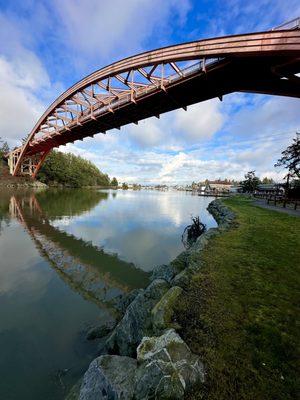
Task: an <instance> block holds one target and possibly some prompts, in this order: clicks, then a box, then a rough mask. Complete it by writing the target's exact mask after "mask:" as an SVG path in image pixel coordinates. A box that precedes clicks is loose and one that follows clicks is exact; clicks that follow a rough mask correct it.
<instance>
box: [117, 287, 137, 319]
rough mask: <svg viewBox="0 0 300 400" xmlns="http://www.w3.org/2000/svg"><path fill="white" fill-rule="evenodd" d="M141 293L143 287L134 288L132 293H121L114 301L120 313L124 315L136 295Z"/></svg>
mask: <svg viewBox="0 0 300 400" xmlns="http://www.w3.org/2000/svg"><path fill="white" fill-rule="evenodd" d="M141 293H143V289H134V290H132V291H131V292H130V293H125V294H122V295H120V296H119V297H118V298H117V299H116V300H115V302H114V303H115V308H116V309H117V310H118V311H119V313H121V315H124V313H125V312H126V309H127V307H128V306H129V304H130V303H132V302H133V300H134V299H135V298H136V296H137V295H138V294H141Z"/></svg>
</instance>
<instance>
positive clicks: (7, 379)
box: [0, 190, 216, 400]
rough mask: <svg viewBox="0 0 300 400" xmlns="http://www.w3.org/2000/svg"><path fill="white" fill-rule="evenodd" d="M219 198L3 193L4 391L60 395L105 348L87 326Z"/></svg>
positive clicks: (0, 351) (166, 255)
mask: <svg viewBox="0 0 300 400" xmlns="http://www.w3.org/2000/svg"><path fill="white" fill-rule="evenodd" d="M209 201H210V199H207V198H203V197H198V196H192V195H191V194H186V193H183V192H157V191H139V192H134V191H92V190H47V191H42V192H15V193H10V192H9V191H6V192H4V193H1V194H0V399H5V400H19V399H22V400H27V399H28V400H29V399H30V400H35V399H36V400H40V399H43V400H58V399H63V398H64V396H65V394H66V393H67V391H68V389H69V388H70V387H71V386H72V385H73V384H74V383H75V382H76V381H77V379H78V377H79V376H80V375H81V374H82V372H83V371H84V370H85V369H86V368H87V366H88V364H89V362H90V360H91V359H92V358H93V356H94V355H95V353H96V351H97V349H96V346H97V344H96V343H93V342H88V341H86V340H85V334H86V331H87V329H88V328H89V327H90V326H92V325H95V323H102V322H105V321H106V320H107V319H108V318H110V316H111V315H113V313H114V308H113V301H114V299H115V298H116V297H117V296H119V295H121V294H125V293H127V292H129V291H130V290H132V289H134V288H138V287H143V286H145V285H146V284H147V282H148V276H149V272H150V271H151V269H152V268H153V267H154V266H155V265H158V264H164V263H168V262H169V261H171V260H172V259H173V258H175V257H176V256H177V255H178V254H179V253H180V252H181V251H182V250H183V246H182V244H181V234H182V231H183V229H184V227H185V226H186V225H187V224H189V223H190V216H191V215H200V216H201V220H202V221H203V222H204V223H205V224H207V226H208V227H210V226H215V225H216V224H215V221H214V220H213V218H212V217H211V216H210V215H209V214H208V212H207V211H206V207H207V205H208V203H209Z"/></svg>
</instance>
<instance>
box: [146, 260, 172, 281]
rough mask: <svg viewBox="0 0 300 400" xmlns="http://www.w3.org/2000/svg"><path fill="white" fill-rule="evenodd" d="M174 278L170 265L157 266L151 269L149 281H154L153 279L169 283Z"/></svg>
mask: <svg viewBox="0 0 300 400" xmlns="http://www.w3.org/2000/svg"><path fill="white" fill-rule="evenodd" d="M174 276H175V271H174V268H173V267H172V265H171V264H167V265H158V266H157V267H155V268H154V269H153V271H152V274H151V277H150V280H151V281H154V280H155V279H164V280H165V281H167V282H170V281H171V280H172V279H173V278H174Z"/></svg>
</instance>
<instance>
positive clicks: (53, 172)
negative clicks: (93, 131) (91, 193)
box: [37, 150, 118, 187]
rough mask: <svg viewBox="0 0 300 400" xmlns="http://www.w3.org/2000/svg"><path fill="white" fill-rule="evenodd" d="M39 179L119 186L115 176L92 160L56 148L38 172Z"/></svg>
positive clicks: (87, 184) (72, 185)
mask: <svg viewBox="0 0 300 400" xmlns="http://www.w3.org/2000/svg"><path fill="white" fill-rule="evenodd" d="M37 179H38V180H39V181H41V182H43V183H46V184H48V185H63V186H69V187H83V186H105V187H108V186H118V181H117V179H116V178H115V177H114V178H112V179H110V178H109V176H108V175H107V174H104V173H103V172H101V171H100V170H99V169H98V167H97V166H96V165H95V164H93V163H92V162H91V161H88V160H86V159H84V158H82V157H80V156H75V155H74V154H71V153H62V152H60V151H55V150H54V151H51V152H50V154H49V155H48V156H47V158H46V160H45V162H44V164H43V165H42V167H41V169H40V171H39V172H38V175H37Z"/></svg>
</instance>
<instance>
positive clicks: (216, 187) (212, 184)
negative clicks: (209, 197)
mask: <svg viewBox="0 0 300 400" xmlns="http://www.w3.org/2000/svg"><path fill="white" fill-rule="evenodd" d="M232 187H233V184H232V183H231V182H229V181H221V180H218V181H208V182H207V184H206V188H205V192H214V193H229V192H230V190H231V188H232Z"/></svg>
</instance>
